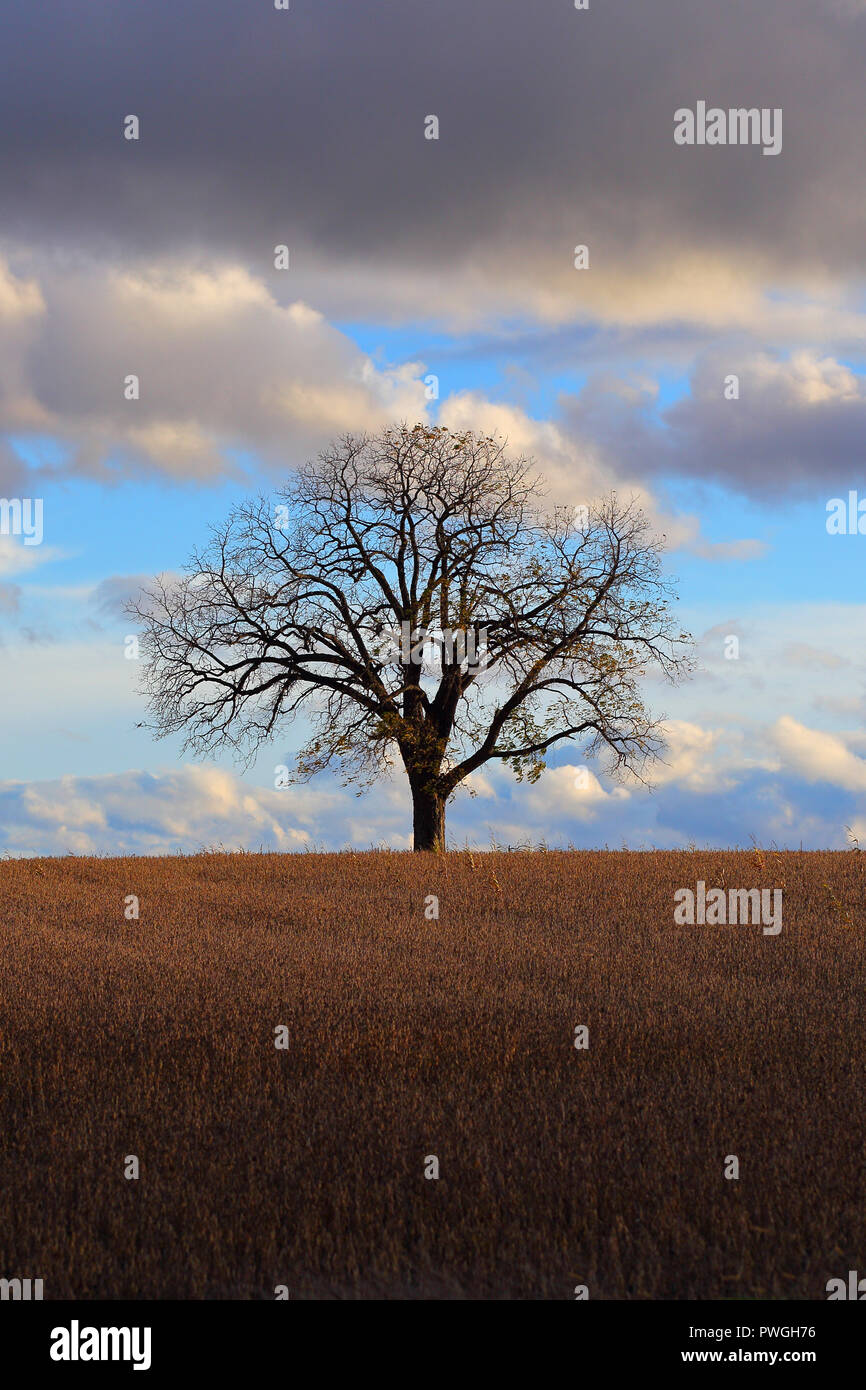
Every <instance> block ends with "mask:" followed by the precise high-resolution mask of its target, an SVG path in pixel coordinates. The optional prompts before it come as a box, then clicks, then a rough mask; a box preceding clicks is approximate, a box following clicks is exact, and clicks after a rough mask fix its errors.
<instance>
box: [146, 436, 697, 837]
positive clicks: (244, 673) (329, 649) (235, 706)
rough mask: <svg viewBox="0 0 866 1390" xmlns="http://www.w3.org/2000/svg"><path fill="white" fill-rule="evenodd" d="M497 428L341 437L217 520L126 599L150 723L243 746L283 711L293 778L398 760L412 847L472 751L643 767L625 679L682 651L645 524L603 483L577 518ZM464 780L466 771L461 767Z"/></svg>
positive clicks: (638, 705) (504, 757)
mask: <svg viewBox="0 0 866 1390" xmlns="http://www.w3.org/2000/svg"><path fill="white" fill-rule="evenodd" d="M540 483H541V480H540V479H539V478H537V477H536V476H535V475H534V473H533V471H532V469H531V465H530V463H529V462H528V461H527V460H526V459H524V458H511V457H508V456H507V455H506V453H505V448H504V445H503V444H502V442H501V441H499V440H497V439H495V438H493V437H490V436H481V435H477V434H472V433H468V432H466V433H453V432H451V431H449V430H447V429H443V428H428V427H427V426H424V425H416V426H415V427H414V428H408V427H407V426H405V425H404V426H402V427H398V428H393V429H388V430H385V431H384V432H383V433H381V434H379V435H377V436H375V437H370V436H367V435H364V436H360V437H355V436H352V435H347V436H345V437H344V438H342V439H341V440H340V441H339V442H338V443H337V444H335V445H333V446H331V447H330V448H329V449H327V450H325V451H324V452H323V453H322V454H320V455H319V457H318V459H317V460H316V461H315V462H312V463H309V464H307V465H306V466H305V467H304V468H302V469H301V470H300V471H299V472H298V474H297V475H296V476H295V479H294V480H293V481H292V482H291V483H290V484H289V485H288V486H287V488H286V489H285V490H284V491H283V492H281V493H280V494H278V499H279V500H278V504H277V505H276V506H273V505H269V504H268V502H267V501H266V500H265V499H262V498H260V499H258V500H257V501H252V502H248V503H245V504H243V505H241V506H239V507H237V508H236V509H235V511H234V512H233V513H232V514H231V516H230V517H229V519H228V521H227V522H226V523H225V524H224V525H223V526H222V527H221V528H218V529H214V530H213V533H212V539H211V540H210V542H209V543H208V544H207V545H206V546H205V548H204V549H203V550H201V551H198V552H195V553H194V554H193V555H192V558H191V560H190V561H189V563H188V564H187V565H186V567H185V573H184V575H183V576H182V577H181V578H180V580H178V579H176V578H175V579H172V580H169V579H167V578H165V577H160V578H159V579H157V580H156V581H155V584H154V586H153V587H152V588H150V589H148V590H146V591H145V592H144V593H143V594H142V595H141V596H140V598H139V599H138V600H137V601H136V602H135V603H134V604H133V605H132V608H131V612H132V613H133V614H134V615H135V617H136V618H137V619H138V620H139V621H140V622H141V624H142V628H143V633H142V645H143V649H144V654H145V655H146V657H147V658H148V663H147V667H146V676H145V682H146V691H147V693H148V695H149V709H150V721H149V722H150V727H151V728H153V729H154V731H155V732H156V733H157V734H158V735H159V736H163V735H165V734H173V733H178V732H182V733H184V734H185V743H184V747H185V748H186V749H187V750H189V751H192V752H193V753H195V754H198V755H202V754H209V753H212V752H215V751H216V750H217V749H218V748H220V747H222V746H224V745H229V746H230V747H232V748H233V749H234V750H235V752H236V753H237V754H238V755H240V756H241V757H242V758H243V757H245V758H246V759H247V760H249V759H250V758H251V757H252V756H253V754H254V753H255V751H256V749H257V748H258V747H259V746H260V745H261V744H262V743H263V742H265V741H268V740H272V739H274V737H275V736H276V735H277V734H278V732H279V731H280V729H281V727H283V726H284V724H285V722H286V721H287V720H288V719H290V718H291V717H292V716H293V715H294V714H295V713H296V712H298V711H299V710H304V711H305V712H306V714H307V715H308V716H309V717H310V720H311V724H312V728H313V730H314V733H313V737H312V738H311V739H310V741H309V743H308V744H307V745H306V747H305V748H304V749H303V750H302V751H301V753H300V754H299V755H298V758H297V763H296V767H295V770H294V773H293V779H294V780H297V781H304V780H307V779H308V778H309V777H311V776H313V775H314V774H315V773H316V772H318V771H320V770H321V769H322V768H324V767H326V766H328V765H329V764H332V763H334V762H337V763H340V764H341V765H342V767H343V770H344V773H345V775H346V780H347V781H351V780H355V781H358V780H360V781H361V782H362V783H363V784H368V783H369V781H371V780H372V779H373V778H374V777H375V776H376V775H377V774H379V773H381V772H382V771H383V770H384V769H385V768H386V767H387V766H388V765H390V764H391V763H393V762H394V761H395V758H396V755H397V754H399V757H400V758H401V759H402V762H403V766H404V768H405V770H406V775H407V777H408V779H409V786H410V788H411V791H412V799H413V806H414V844H415V849H416V850H431V849H442V848H444V844H445V807H446V804H447V802H448V800H449V798H450V797H451V795H452V794H453V793H454V791H455V790H456V788H457V787H459V786H460V784H461V783H462V782H465V781H466V779H467V778H468V777H470V775H471V774H472V773H474V772H476V771H477V770H478V769H479V768H480V767H483V766H484V764H485V763H487V762H489V761H491V760H494V759H496V760H499V761H500V762H502V763H507V764H510V766H511V768H512V769H513V770H514V772H515V774H516V775H517V778H518V780H520V779H522V778H523V777H524V776H526V777H528V779H529V780H530V781H535V780H536V779H537V778H538V776H539V775H540V773H541V772H542V770H543V768H544V766H545V762H544V758H545V754H546V753H547V751H548V749H550V748H552V747H553V746H554V745H555V744H557V743H561V742H562V741H563V740H565V739H578V740H584V741H586V743H587V745H588V746H587V748H586V750H585V751H586V752H587V753H590V754H592V753H595V752H598V751H603V750H606V751H607V752H608V753H609V755H610V759H611V765H612V769H629V770H631V771H633V772H635V773H637V775H640V769H641V767H642V765H643V764H644V763H645V761H646V760H647V758H649V757H652V756H657V755H658V753H659V752H660V751H661V749H662V747H663V742H662V740H661V737H660V733H659V726H658V722H654V721H652V720H651V718H650V716H649V714H648V713H647V711H646V709H645V707H644V704H643V702H642V701H641V699H640V698H639V696H638V691H637V680H638V677H639V676H642V675H644V674H645V673H646V671H647V668H648V667H655V668H657V669H659V670H660V671H661V672H663V673H664V674H665V675H666V676H667V677H668V678H669V679H671V680H676V679H677V677H678V676H680V675H681V674H683V673H684V672H685V671H686V670H687V669H688V668H689V667H690V665H691V657H690V651H689V641H688V635H687V634H685V633H682V632H679V631H677V630H676V627H675V625H674V623H673V621H672V618H671V612H670V600H671V598H672V597H673V595H672V592H671V590H670V586H669V585H668V583H667V582H666V581H665V579H664V578H663V576H662V573H661V564H660V552H661V542H660V541H659V540H657V539H656V538H654V537H653V536H652V535H651V534H650V531H649V527H648V523H647V521H646V518H645V517H644V515H643V513H642V512H641V511H640V509H639V508H638V507H637V505H636V504H635V503H634V502H633V501H632V502H630V503H628V504H626V505H623V504H621V503H620V502H619V501H618V500H617V498H616V495H615V494H614V495H611V496H610V497H609V498H608V499H607V500H606V501H605V502H603V503H602V504H601V505H599V506H595V507H593V508H592V509H591V510H588V509H586V508H579V509H577V510H578V511H579V512H582V513H583V515H582V516H581V517H580V518H579V524H577V525H575V522H574V517H573V515H572V514H571V513H568V514H567V513H566V512H564V511H563V510H562V509H560V510H558V511H556V510H555V511H554V512H553V513H547V512H544V511H543V510H541V503H540V498H541V490H540ZM470 787H471V784H470Z"/></svg>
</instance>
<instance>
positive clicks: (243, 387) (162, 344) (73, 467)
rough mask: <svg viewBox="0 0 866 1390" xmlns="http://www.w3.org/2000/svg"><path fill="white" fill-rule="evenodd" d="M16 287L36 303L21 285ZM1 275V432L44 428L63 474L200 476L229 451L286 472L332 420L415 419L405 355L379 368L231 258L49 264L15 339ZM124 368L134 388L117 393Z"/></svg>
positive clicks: (416, 394)
mask: <svg viewBox="0 0 866 1390" xmlns="http://www.w3.org/2000/svg"><path fill="white" fill-rule="evenodd" d="M14 283H16V284H18V285H19V286H28V285H29V286H30V288H29V289H28V290H27V293H26V294H25V290H24V289H23V288H22V289H20V290H19V293H18V298H19V299H21V298H27V297H28V296H29V298H30V299H31V300H33V301H34V302H35V299H36V291H35V290H34V289H33V287H32V282H28V281H24V280H23V279H18V280H16V281H15V282H14ZM2 285H3V281H2V279H0V363H2V364H3V365H4V366H5V369H6V370H5V372H4V374H3V376H2V386H0V429H5V430H6V431H11V432H19V433H26V432H28V431H29V432H38V433H40V434H51V435H53V436H55V437H56V438H57V439H58V440H60V441H61V443H62V444H63V445H65V446H67V447H68V448H69V450H70V452H71V459H70V462H69V463H68V465H67V467H68V469H69V471H72V472H77V473H79V474H86V475H90V476H93V477H96V478H100V479H108V478H111V477H113V476H117V475H118V474H123V473H126V474H132V473H136V472H142V471H143V472H148V473H156V474H162V475H164V476H166V477H168V478H170V479H176V480H184V479H189V480H192V481H198V482H208V481H212V480H214V479H216V478H218V477H220V476H221V475H225V474H236V473H237V472H238V465H237V463H236V461H235V458H234V455H233V450H235V449H237V448H240V447H243V448H246V449H250V448H252V449H256V450H258V451H259V452H260V454H261V455H262V456H263V457H264V458H265V459H266V460H267V461H268V462H270V463H271V464H272V465H273V466H274V467H275V468H276V467H279V468H282V469H285V468H287V467H290V466H291V465H292V464H293V463H295V462H297V461H298V460H299V458H302V457H306V456H307V455H308V454H309V453H310V452H315V451H316V450H317V449H318V448H320V447H321V446H322V445H323V444H324V443H325V442H327V440H328V439H330V438H331V437H332V436H333V435H335V434H339V433H341V432H343V431H345V430H348V429H353V430H363V429H376V428H379V427H381V426H382V425H384V424H386V423H391V422H392V421H393V420H394V419H395V418H396V419H400V418H404V417H405V418H410V419H412V420H416V419H422V418H424V416H425V412H426V409H427V404H426V400H425V395H424V386H423V384H422V382H421V381H420V380H419V379H418V376H417V370H418V369H417V368H416V366H415V365H414V364H411V363H410V364H405V365H403V366H399V367H396V368H393V369H383V370H379V369H377V368H376V367H375V366H374V365H373V363H372V362H371V360H370V359H369V358H368V357H367V356H366V355H365V354H364V353H362V352H360V351H359V349H358V348H357V347H356V346H355V344H354V343H352V342H351V340H350V339H349V338H347V337H346V336H345V334H343V333H341V332H339V331H338V330H337V329H336V328H334V327H332V326H331V325H330V324H329V323H328V322H327V321H326V320H325V318H324V317H323V316H322V314H320V313H318V312H316V311H315V310H313V309H311V308H310V307H309V306H307V305H305V304H302V303H299V302H294V303H290V304H286V305H281V304H279V303H278V302H277V301H276V300H275V299H274V297H273V295H272V294H271V292H270V291H269V290H268V289H267V288H266V287H265V285H264V284H263V282H262V281H261V280H260V279H257V278H255V277H254V276H253V275H251V274H250V273H249V272H248V271H247V270H244V269H243V268H241V267H240V266H238V265H231V264H219V265H211V266H209V267H208V268H207V269H203V268H200V267H197V266H195V265H190V264H177V263H171V264H168V263H160V264H159V265H153V264H151V265H150V266H148V267H147V268H138V269H136V270H131V269H126V270H124V271H120V270H118V269H116V268H112V267H95V266H92V265H89V264H88V265H85V266H81V265H77V266H72V267H63V269H62V271H61V269H60V268H59V267H58V266H56V265H54V264H47V265H46V266H44V267H43V268H42V272H41V277H40V282H39V305H40V309H39V313H38V314H35V311H34V317H35V321H34V323H33V326H32V330H31V332H30V333H29V334H28V335H27V336H26V337H23V336H22V335H21V333H20V332H19V327H18V319H19V316H17V315H16V314H12V315H9V314H7V315H5V316H4V312H3V302H4V301H3V295H2ZM15 302H16V303H17V300H16V301H15ZM131 376H135V377H136V378H137V379H138V399H127V398H126V390H125V385H126V382H127V378H129V377H131ZM55 471H58V470H55Z"/></svg>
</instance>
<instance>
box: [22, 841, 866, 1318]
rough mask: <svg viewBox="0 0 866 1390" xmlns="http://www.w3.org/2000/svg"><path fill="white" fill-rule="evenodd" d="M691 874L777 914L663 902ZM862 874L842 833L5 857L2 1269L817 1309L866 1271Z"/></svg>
mask: <svg viewBox="0 0 866 1390" xmlns="http://www.w3.org/2000/svg"><path fill="white" fill-rule="evenodd" d="M698 879H704V880H705V881H706V883H707V885H708V886H726V887H748V888H751V887H769V888H774V887H775V888H778V887H781V888H782V889H783V891H784V925H783V928H782V932H781V935H779V936H777V937H770V936H766V937H765V936H764V935H763V934H762V932H761V928H760V926H735V927H709V926H694V927H688V926H675V925H674V923H673V893H674V890H675V889H676V888H678V887H686V886H690V887H692V888H694V886H695V883H696V880H698ZM864 888H866V856H864V855H861V854H858V853H856V852H849V853H811V854H810V853H785V854H777V853H770V852H767V853H763V852H761V851H752V852H748V851H743V852H736V853H728V852H720V851H690V852H683V853H661V852H651V853H628V852H622V853H607V852H591V853H580V852H563V853H555V852H547V853H543V852H535V853H531V852H530V853H505V852H501V853H486V854H484V853H482V854H477V853H476V854H474V855H472V854H469V853H468V852H459V853H450V854H448V855H446V856H433V855H423V856H422V855H414V856H413V855H408V854H389V853H385V852H371V853H365V854H348V853H347V854H340V855H307V856H289V857H283V856H278V855H230V854H204V855H199V856H195V857H189V858H183V857H178V858H162V859H110V860H109V859H107V860H97V859H76V858H66V859H41V860H28V861H7V862H4V863H2V864H0V902H2V909H0V918H2V921H0V951H2V962H3V986H2V1002H0V1027H2V1036H0V1049H2V1052H0V1087H2V1097H3V1100H2V1124H0V1161H2V1171H0V1276H3V1277H9V1278H11V1277H16V1276H19V1277H32V1278H43V1279H44V1280H45V1297H46V1298H71V1297H79V1298H147V1299H152V1298H245V1299H249V1298H252V1299H262V1298H273V1296H274V1289H275V1286H276V1285H278V1284H286V1285H288V1286H289V1288H290V1290H291V1297H292V1298H298V1299H306V1298H323V1297H324V1298H377V1297H386V1298H419V1297H420V1298H424V1297H433V1298H483V1299H515V1298H520V1299H560V1298H563V1299H569V1298H573V1296H574V1294H573V1289H574V1286H575V1285H576V1284H586V1285H587V1286H588V1288H589V1295H590V1298H607V1299H648V1298H654V1299H681V1298H730V1299H765V1298H766V1299H770V1298H800V1299H823V1298H825V1297H826V1294H825V1284H826V1282H827V1280H828V1279H829V1278H831V1277H836V1276H842V1277H846V1276H847V1272H848V1270H849V1269H857V1270H859V1271H860V1272H861V1274H862V1273H866V1226H864V1211H863V1191H864V1178H863V1175H864V1157H866V1145H864V1123H866V1105H864V1101H866V1085H864V1054H866V1046H864V1044H866V1009H864V998H866V971H864V951H863V932H864V926H863V923H864V906H866V904H864ZM133 893H134V894H136V895H138V896H139V898H140V901H141V916H140V920H139V921H137V922H135V921H132V922H127V921H126V920H125V919H124V898H125V897H126V895H128V894H133ZM431 893H433V894H437V895H438V897H439V900H440V913H441V915H440V919H439V920H438V921H428V920H426V919H425V916H424V898H425V895H427V894H431ZM278 1024H286V1025H287V1026H288V1029H289V1037H290V1045H289V1048H288V1050H286V1051H278V1050H277V1049H276V1048H275V1045H274V1029H275V1027H276V1025H278ZM578 1024H587V1025H588V1026H589V1029H590V1047H589V1050H588V1051H577V1050H576V1049H575V1048H574V1046H573V1034H574V1029H575V1026H576V1025H578ZM128 1154H135V1155H137V1156H138V1157H139V1159H140V1163H141V1176H140V1178H139V1180H138V1181H128V1180H126V1179H125V1178H124V1176H123V1167H124V1159H125V1156H126V1155H128ZM430 1154H435V1155H436V1156H437V1157H438V1159H439V1163H440V1178H439V1180H438V1181H430V1180H426V1179H425V1177H424V1171H423V1170H424V1160H425V1156H426V1155H430ZM728 1154H736V1155H737V1156H738V1158H739V1162H740V1177H739V1180H738V1181H726V1180H725V1179H724V1177H723V1166H724V1161H725V1157H726V1155H728Z"/></svg>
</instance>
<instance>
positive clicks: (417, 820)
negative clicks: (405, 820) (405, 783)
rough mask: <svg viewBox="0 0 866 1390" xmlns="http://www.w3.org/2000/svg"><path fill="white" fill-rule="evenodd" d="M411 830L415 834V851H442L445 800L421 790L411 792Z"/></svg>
mask: <svg viewBox="0 0 866 1390" xmlns="http://www.w3.org/2000/svg"><path fill="white" fill-rule="evenodd" d="M412 802H413V817H412V828H413V830H414V832H415V844H414V848H415V849H416V850H420V849H427V850H430V849H432V850H444V848H445V798H444V797H442V796H439V795H437V793H436V792H430V791H427V790H425V789H423V788H420V787H416V788H414V789H413V792H412Z"/></svg>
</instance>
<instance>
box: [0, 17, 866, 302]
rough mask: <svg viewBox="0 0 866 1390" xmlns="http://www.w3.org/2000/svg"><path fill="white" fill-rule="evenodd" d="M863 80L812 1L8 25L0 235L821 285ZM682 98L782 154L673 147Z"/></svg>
mask: <svg viewBox="0 0 866 1390" xmlns="http://www.w3.org/2000/svg"><path fill="white" fill-rule="evenodd" d="M864 58H866V15H862V14H861V15H858V14H857V12H856V10H854V9H853V8H852V9H851V10H850V11H846V8H845V7H844V6H840V5H837V4H834V3H830V0H828V3H826V4H819V3H816V2H815V0H762V3H761V4H760V5H755V4H754V2H753V0H727V3H725V4H724V5H722V4H703V5H698V4H695V3H694V0H653V3H652V4H641V5H636V4H635V3H634V0H593V4H592V6H591V8H590V10H589V11H586V12H582V11H576V10H574V8H573V7H572V6H571V5H570V4H569V0H533V3H527V0H473V3H472V4H466V3H465V0H438V2H437V3H436V4H428V3H422V2H421V0H417V3H402V4H396V3H369V0H367V3H364V2H363V0H340V3H337V0H315V3H313V0H293V4H292V8H291V9H290V10H289V11H288V12H282V11H275V10H274V9H273V7H272V6H270V5H269V4H268V3H267V0H260V3H258V4H255V5H252V4H249V3H241V2H240V0H185V3H183V4H176V3H168V2H167V0H164V2H163V0H151V3H147V4H145V3H142V0H91V3H89V4H87V5H81V4H80V3H73V2H72V0H54V3H42V4H38V5H31V6H19V7H15V10H14V12H13V13H9V12H8V10H7V13H6V16H5V18H4V43H3V50H2V56H0V131H2V147H0V180H2V187H3V189H4V200H3V203H4V208H3V216H2V226H0V230H2V232H3V233H4V234H5V235H6V236H7V237H13V238H19V239H21V240H22V241H24V240H27V241H30V242H32V241H34V240H35V241H37V242H39V243H42V244H45V243H50V244H52V245H54V246H57V247H60V248H65V250H66V252H67V253H72V252H74V251H75V250H76V249H77V248H81V247H84V248H87V249H90V250H93V249H101V250H103V251H104V252H106V253H109V252H111V253H117V254H124V255H127V256H128V255H130V254H134V253H136V252H143V253H147V254H152V253H153V252H155V251H157V252H165V251H170V250H179V249H184V250H189V249H190V248H196V249H198V250H200V251H202V252H203V253H205V254H212V253H214V252H219V253H226V252H231V253H233V254H236V255H237V256H238V257H239V258H240V259H242V260H243V262H244V263H245V264H247V265H249V266H250V267H251V268H253V269H256V268H258V269H261V270H262V271H265V270H267V269H268V268H269V266H270V254H271V248H272V247H273V245H274V244H275V243H277V242H280V241H287V242H289V243H290V244H292V245H293V246H296V247H298V248H299V250H300V254H301V258H302V259H303V256H304V255H306V256H309V257H312V256H317V257H319V258H320V259H321V260H322V261H323V262H324V263H329V262H335V261H336V262H340V263H341V264H346V263H352V264H353V265H354V267H355V270H356V271H358V270H359V269H360V267H361V266H381V267H387V268H389V270H391V271H394V270H396V269H397V268H398V267H400V266H403V267H407V268H415V269H418V268H421V267H423V268H425V269H426V270H428V271H431V270H436V271H438V272H439V273H442V272H447V271H448V270H449V269H454V268H455V267H456V266H457V265H458V264H464V263H468V264H469V265H471V267H472V268H473V270H475V271H477V273H478V275H479V276H480V277H481V278H484V277H485V276H487V277H490V278H492V279H494V280H495V279H496V278H497V277H498V276H500V275H501V274H502V273H503V270H504V268H505V267H506V266H507V267H508V268H509V273H510V274H511V275H512V276H516V277H517V278H520V277H526V278H528V279H529V280H531V279H532V278H533V277H536V278H537V277H539V276H540V275H543V274H544V273H545V271H546V268H547V266H548V263H549V265H550V266H551V267H556V266H558V265H559V264H560V258H562V264H563V265H566V264H568V249H569V248H570V247H571V246H572V245H573V244H574V243H575V242H576V241H585V242H587V243H589V244H590V245H591V247H592V251H593V271H592V272H591V273H592V274H594V275H596V276H599V275H603V274H604V273H605V268H606V266H607V267H609V266H612V265H613V264H614V263H616V262H620V261H622V260H623V259H625V260H629V259H635V260H638V261H639V260H640V259H641V258H649V259H651V260H652V259H655V260H659V259H661V260H662V261H666V263H667V264H668V265H669V270H670V276H671V278H672V279H675V278H676V276H677V274H678V257H679V255H680V253H681V252H682V250H683V248H685V247H688V248H689V249H690V250H691V251H693V252H694V251H695V250H699V251H700V252H702V253H713V254H719V255H724V256H728V257H729V258H730V259H731V260H732V261H734V262H739V263H740V264H741V265H742V266H743V269H744V271H745V270H746V269H747V268H748V266H749V263H750V262H754V261H759V262H761V263H762V264H764V265H765V266H773V267H775V269H776V270H777V271H779V272H780V273H783V274H784V273H786V272H791V273H793V272H794V271H799V272H801V273H804V274H805V273H808V274H815V273H817V272H819V271H827V272H829V273H830V274H832V275H834V276H835V275H843V274H847V273H850V272H852V271H857V270H860V269H862V267H863V262H864V250H863V245H864V243H863V236H862V215H861V201H862V187H861V185H862V172H863V153H862V151H863V142H862V132H863V130H864V129H866V85H864V83H863V80H862V74H863V70H864ZM698 99H706V100H707V101H708V102H709V103H710V104H718V105H720V106H723V107H729V106H759V107H782V109H783V111H784V147H783V151H782V153H781V155H779V156H778V157H776V158H765V157H762V154H761V151H760V150H759V149H754V148H749V149H742V148H716V149H710V148H703V149H701V148H677V147H676V146H675V145H674V143H673V113H674V110H675V109H676V108H678V107H680V106H683V105H689V106H693V105H694V103H695V102H696V101H697V100H698ZM128 113H135V114H137V115H138V116H139V117H140V119H141V140H140V141H139V142H138V143H133V142H127V141H125V140H124V139H123V138H122V120H123V117H124V116H125V115H126V114H128ZM430 113H435V114H436V115H437V116H438V117H439V119H440V122H441V138H440V139H439V141H438V142H433V141H425V140H424V138H423V120H424V117H425V115H427V114H430ZM575 279H576V277H575V276H574V274H573V272H572V279H571V281H570V282H569V284H571V285H574V282H575ZM571 292H572V293H575V294H576V293H577V290H576V288H574V289H572V290H571Z"/></svg>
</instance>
